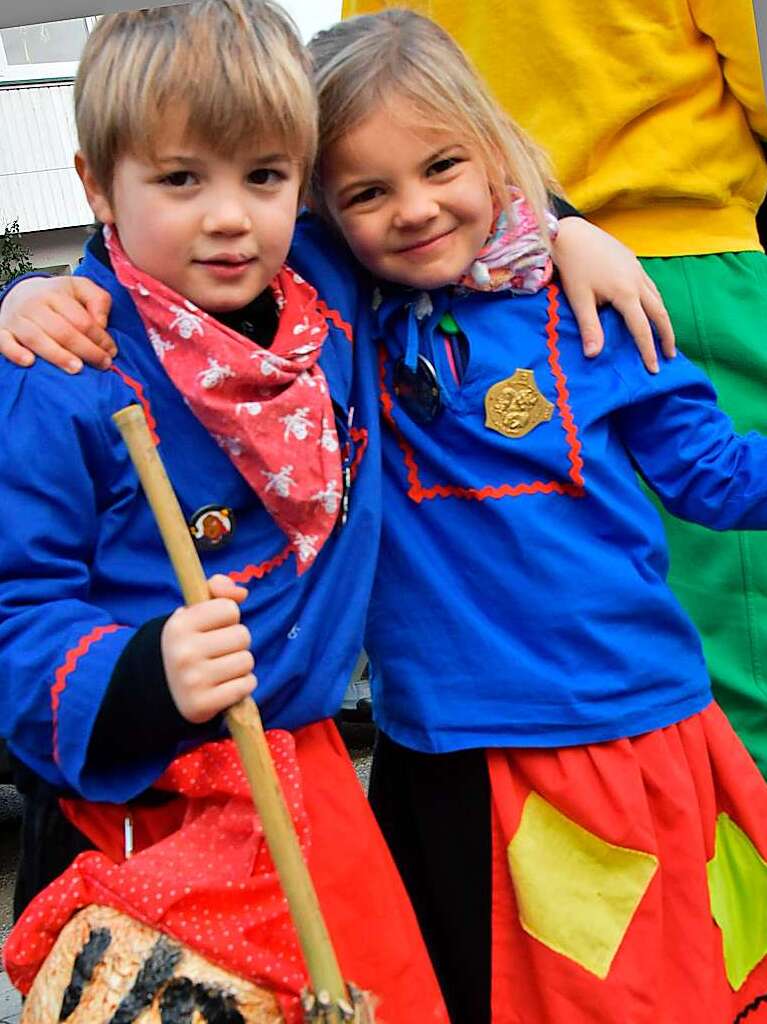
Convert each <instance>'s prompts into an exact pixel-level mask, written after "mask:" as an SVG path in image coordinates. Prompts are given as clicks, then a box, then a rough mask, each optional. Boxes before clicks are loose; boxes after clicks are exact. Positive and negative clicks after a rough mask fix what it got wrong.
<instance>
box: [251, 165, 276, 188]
mask: <svg viewBox="0 0 767 1024" xmlns="http://www.w3.org/2000/svg"><path fill="white" fill-rule="evenodd" d="M284 180H285V175H284V174H283V172H282V171H277V170H275V168H274V167H257V168H256V169H255V170H254V171H251V172H250V174H249V175H248V181H249V182H250V183H251V185H276V184H277V183H278V182H280V181H284Z"/></svg>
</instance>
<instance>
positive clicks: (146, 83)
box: [75, 0, 317, 192]
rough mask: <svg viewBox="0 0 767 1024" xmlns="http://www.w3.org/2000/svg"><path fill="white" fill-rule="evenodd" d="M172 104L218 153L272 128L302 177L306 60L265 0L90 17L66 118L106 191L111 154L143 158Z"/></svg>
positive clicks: (308, 114) (310, 145) (308, 99)
mask: <svg viewBox="0 0 767 1024" xmlns="http://www.w3.org/2000/svg"><path fill="white" fill-rule="evenodd" d="M176 112H177V116H178V117H179V118H185V119H186V133H187V135H188V136H189V138H190V139H191V140H194V141H195V142H202V143H204V144H205V145H208V146H211V147H213V148H214V150H215V151H216V152H218V153H221V154H226V153H231V152H233V151H234V150H236V149H237V148H238V147H239V146H241V145H242V144H243V143H244V142H247V141H248V140H253V141H254V142H257V141H258V139H259V138H264V139H273V138H275V136H276V137H277V139H278V140H279V142H280V143H281V144H282V145H284V147H285V149H286V151H287V153H288V154H289V155H290V156H291V157H293V158H294V159H296V160H297V161H299V163H300V165H301V167H302V169H303V174H304V183H305V184H306V183H307V181H308V178H309V175H310V172H311V168H312V165H313V162H314V156H315V153H316V148H317V105H316V99H315V93H314V88H313V86H312V82H311V68H310V62H309V58H308V55H307V52H306V50H305V48H304V46H303V45H302V43H301V41H300V39H299V36H298V33H297V30H296V27H295V25H294V24H293V22H292V21H291V19H290V17H289V16H288V15H287V14H286V13H285V12H284V11H283V10H282V8H281V7H279V6H278V5H277V4H276V3H272V2H271V0H194V2H193V3H187V4H180V5H176V6H169V7H158V8H155V9H153V10H146V11H132V12H125V13H121V14H113V15H108V16H107V17H105V18H103V19H102V20H101V21H100V22H99V24H98V25H97V27H96V29H95V30H94V32H93V33H92V34H91V36H90V38H89V39H88V42H87V44H86V46H85V51H84V53H83V56H82V60H81V62H80V67H79V71H78V75H77V81H76V83H75V116H76V120H77V130H78V134H79V138H80V147H81V149H82V151H83V154H84V156H85V159H86V161H87V162H88V164H89V165H90V168H91V170H92V171H93V173H94V174H95V176H96V179H97V181H98V182H99V184H100V185H101V186H102V187H103V188H105V190H107V192H108V191H109V189H110V186H111V183H112V177H113V173H114V167H115V162H116V160H117V159H118V158H119V157H120V156H121V155H122V154H124V153H134V154H138V155H146V156H151V155H152V154H153V152H154V151H155V149H156V146H157V143H158V141H160V139H161V137H162V132H163V126H164V125H165V124H167V118H169V117H173V116H174V113H176Z"/></svg>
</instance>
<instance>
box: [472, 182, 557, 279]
mask: <svg viewBox="0 0 767 1024" xmlns="http://www.w3.org/2000/svg"><path fill="white" fill-rule="evenodd" d="M509 197H510V204H509V210H510V213H511V217H510V216H509V211H507V210H506V209H502V210H501V209H499V210H498V211H497V213H496V217H495V221H494V222H493V225H492V227H491V229H490V234H489V236H488V239H487V241H486V242H485V244H484V245H483V246H482V248H481V250H480V251H479V254H478V255H477V257H476V259H475V260H474V262H473V263H472V264H471V266H470V267H469V269H468V270H467V271H465V272H464V273H463V274H462V275H461V276H460V277H459V278H458V280H457V281H456V282H455V283H456V284H457V285H458V286H459V287H461V288H468V289H471V290H472V291H480V292H502V291H510V292H514V293H517V294H523V295H524V294H530V293H532V292H537V291H539V290H540V289H541V288H543V286H544V285H545V284H547V283H548V282H549V280H550V279H551V274H552V270H553V265H552V261H551V256H550V255H549V252H548V249H547V248H546V244H545V242H544V239H543V236H542V234H541V231H540V228H539V227H538V220H537V218H536V216H535V213H534V212H533V210H532V207H531V206H530V205H529V203H528V202H527V200H526V199H525V197H524V195H523V194H522V192H520V190H519V189H518V188H515V187H511V188H510V189H509ZM546 224H547V226H548V229H549V233H550V235H551V237H552V239H553V238H556V235H557V225H558V222H557V218H556V217H555V216H554V215H553V214H552V213H550V212H549V211H547V212H546Z"/></svg>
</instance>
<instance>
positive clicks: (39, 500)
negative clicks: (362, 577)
mask: <svg viewBox="0 0 767 1024" xmlns="http://www.w3.org/2000/svg"><path fill="white" fill-rule="evenodd" d="M120 387H122V385H121V382H119V381H118V379H117V378H116V376H115V375H108V376H107V377H104V376H102V375H99V374H96V373H89V374H88V375H87V376H85V375H84V376H82V377H80V378H78V379H77V380H75V381H69V382H62V381H61V378H60V376H58V375H57V373H56V371H55V370H53V369H52V368H50V367H45V366H44V365H43V364H40V366H36V367H33V368H32V370H30V371H23V370H17V369H15V368H12V367H10V366H8V367H4V368H2V372H0V430H2V436H3V441H2V444H0V508H2V509H3V510H4V519H5V522H4V529H3V530H2V531H0V728H2V732H3V735H4V736H5V737H6V738H7V739H8V743H9V747H10V749H11V750H12V752H13V753H14V754H15V755H16V756H17V757H19V758H20V759H21V760H22V761H23V762H24V763H25V764H27V765H28V766H29V767H30V768H31V769H32V770H33V771H35V772H36V773H37V774H39V775H41V776H42V777H43V778H44V779H46V780H47V781H48V782H50V783H51V784H52V785H54V786H57V787H62V788H67V789H72V790H75V791H76V792H78V793H81V794H82V795H84V796H86V797H87V798H89V799H92V800H107V801H115V802H120V801H123V800H125V799H128V798H130V797H132V796H134V795H136V794H137V793H138V792H140V791H141V790H143V789H145V788H146V787H147V786H148V785H150V784H151V782H152V781H154V779H155V778H156V777H157V776H158V775H159V774H160V773H161V772H162V771H163V770H164V768H165V766H166V764H167V762H168V761H169V760H170V758H171V757H172V756H173V753H174V752H173V751H170V752H169V754H168V755H167V756H161V755H159V754H155V755H151V754H150V755H147V756H144V752H143V751H141V750H137V751H136V757H135V759H134V760H133V761H131V762H130V763H129V764H128V763H124V764H121V765H120V768H119V771H116V770H115V766H114V764H102V765H101V766H100V767H99V768H98V769H97V770H91V766H90V765H89V763H88V747H89V742H90V738H91V735H92V733H93V729H94V725H95V722H96V719H97V716H98V714H99V709H100V707H101V705H102V702H103V700H104V696H105V693H106V692H107V689H108V686H109V683H110V679H111V677H112V674H113V670H114V668H115V665H116V664H117V662H118V660H119V659H120V657H121V655H122V653H123V651H124V649H125V647H126V644H127V643H128V641H129V640H130V639H131V637H132V636H133V635H134V633H135V629H134V628H133V626H127V625H125V623H124V622H120V621H115V617H114V616H113V615H112V614H110V612H109V610H108V609H107V608H106V607H104V606H102V605H101V604H100V603H99V602H98V601H97V600H95V599H94V597H93V593H94V591H95V589H96V583H95V573H96V572H97V569H96V568H95V566H97V565H98V562H99V548H100V545H102V544H103V543H104V538H105V533H104V530H103V524H104V523H105V522H107V523H111V536H112V537H115V536H119V524H120V522H121V521H123V520H127V519H128V518H129V516H130V514H131V508H135V501H134V498H135V493H136V487H137V484H136V481H135V476H134V474H133V471H132V467H131V466H130V464H129V461H128V457H127V454H125V453H123V452H122V451H121V450H120V446H119V444H117V443H113V442H112V440H111V437H110V434H109V433H108V431H107V426H109V412H110V409H109V408H108V406H110V405H113V406H115V407H116V406H117V405H118V404H120V403H121V402H122V404H126V403H127V401H128V398H127V396H126V397H125V398H124V399H123V397H122V395H115V394H113V393H112V392H114V391H115V390H119V388H120ZM126 391H127V389H126ZM125 557H126V559H130V558H131V557H132V556H131V553H130V552H129V551H126V553H125ZM102 585H103V581H102ZM148 617H149V616H148V615H144V616H143V618H144V619H145V618H148ZM140 621H141V620H139V622H138V623H135V624H140Z"/></svg>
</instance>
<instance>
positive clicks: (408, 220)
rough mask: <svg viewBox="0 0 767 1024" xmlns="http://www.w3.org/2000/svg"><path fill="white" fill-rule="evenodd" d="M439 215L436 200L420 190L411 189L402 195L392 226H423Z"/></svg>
mask: <svg viewBox="0 0 767 1024" xmlns="http://www.w3.org/2000/svg"><path fill="white" fill-rule="evenodd" d="M438 213H439V204H438V203H437V202H436V200H435V199H434V198H433V197H432V196H430V195H428V194H427V193H426V192H424V191H422V190H421V189H411V190H410V191H409V192H407V193H405V194H403V195H402V196H401V197H400V199H399V203H398V205H397V208H396V211H395V214H394V226H395V227H397V228H412V227H418V226H420V225H421V224H425V223H427V222H428V221H430V220H433V219H434V217H436V216H437V214H438Z"/></svg>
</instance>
